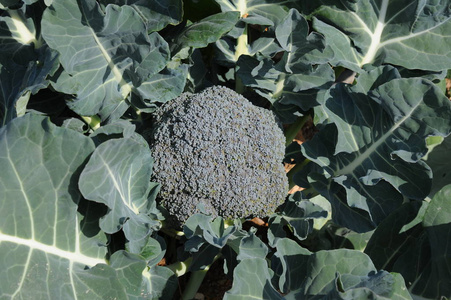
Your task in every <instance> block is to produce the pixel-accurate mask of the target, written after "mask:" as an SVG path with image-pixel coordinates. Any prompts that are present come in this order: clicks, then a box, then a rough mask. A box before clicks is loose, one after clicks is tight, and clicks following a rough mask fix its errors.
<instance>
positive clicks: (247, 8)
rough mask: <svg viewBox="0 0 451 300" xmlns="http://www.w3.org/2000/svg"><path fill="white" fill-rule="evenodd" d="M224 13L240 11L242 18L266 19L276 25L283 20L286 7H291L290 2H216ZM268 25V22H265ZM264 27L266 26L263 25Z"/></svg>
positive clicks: (237, 0)
mask: <svg viewBox="0 0 451 300" xmlns="http://www.w3.org/2000/svg"><path fill="white" fill-rule="evenodd" d="M215 1H216V3H218V4H219V6H220V7H221V10H222V11H223V12H227V11H239V12H240V16H241V17H243V16H247V17H254V16H256V17H264V18H265V19H266V20H271V22H273V23H274V24H276V23H277V22H278V21H279V20H281V19H282V18H283V17H284V16H285V14H286V12H285V10H284V6H286V5H290V4H291V2H295V1H290V0H283V1H278V0H215ZM263 23H267V22H263ZM262 25H264V24H262Z"/></svg>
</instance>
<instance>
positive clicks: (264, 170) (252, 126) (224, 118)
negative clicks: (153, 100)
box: [150, 86, 288, 225]
mask: <svg viewBox="0 0 451 300" xmlns="http://www.w3.org/2000/svg"><path fill="white" fill-rule="evenodd" d="M154 123H155V125H154V127H153V128H154V129H153V132H152V134H151V136H150V149H151V152H152V157H153V158H154V160H155V163H154V168H153V175H152V179H153V181H155V182H158V183H160V184H161V190H160V194H159V197H158V198H159V200H160V203H161V204H162V205H163V206H164V207H166V208H167V209H168V211H169V213H170V215H171V216H174V217H175V220H174V221H175V223H177V224H178V225H181V224H183V223H184V222H185V221H186V220H187V219H188V218H189V217H190V216H192V215H194V214H195V213H197V212H199V207H200V208H201V209H202V211H203V212H204V213H207V214H208V215H211V216H213V217H217V216H221V217H223V218H225V219H236V218H238V219H240V218H243V219H244V218H246V217H250V216H253V217H266V216H269V215H270V214H272V213H274V212H275V210H276V208H277V207H278V206H279V205H280V204H282V203H283V202H284V200H285V196H286V195H287V192H288V181H287V176H286V174H285V169H284V167H283V164H282V162H283V158H284V156H285V137H284V135H283V132H282V129H281V128H280V127H279V125H278V124H277V122H276V120H275V117H274V115H273V113H272V112H271V111H269V110H266V109H264V108H261V107H257V106H255V105H253V104H252V103H251V102H249V101H248V100H247V99H245V98H244V97H243V96H241V95H239V94H237V93H236V92H234V91H233V90H231V89H229V88H226V87H220V86H216V87H209V88H207V89H205V90H204V91H202V92H201V93H198V94H194V95H190V94H183V95H181V96H180V97H178V98H177V99H174V100H173V101H170V102H168V103H166V104H164V105H163V106H162V107H161V109H160V110H159V111H158V112H157V114H156V117H155V120H154Z"/></svg>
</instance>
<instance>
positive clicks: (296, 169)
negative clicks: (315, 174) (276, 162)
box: [287, 158, 310, 189]
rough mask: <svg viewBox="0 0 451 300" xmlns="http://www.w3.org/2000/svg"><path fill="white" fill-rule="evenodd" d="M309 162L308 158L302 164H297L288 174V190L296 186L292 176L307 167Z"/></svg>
mask: <svg viewBox="0 0 451 300" xmlns="http://www.w3.org/2000/svg"><path fill="white" fill-rule="evenodd" d="M309 162H310V160H309V159H308V158H306V159H305V160H304V161H303V162H302V163H297V164H296V165H295V166H294V167H293V169H291V170H290V171H289V172H288V174H287V177H288V189H291V188H293V187H294V186H295V185H296V184H295V183H294V181H293V176H294V174H296V173H297V172H299V171H300V170H302V168H304V167H305V165H307V164H308V163H309Z"/></svg>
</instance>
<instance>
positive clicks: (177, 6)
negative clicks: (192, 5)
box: [100, 0, 183, 31]
mask: <svg viewBox="0 0 451 300" xmlns="http://www.w3.org/2000/svg"><path fill="white" fill-rule="evenodd" d="M100 2H101V3H104V4H105V5H107V4H109V3H114V4H117V5H130V6H131V7H133V8H134V9H136V11H138V13H139V14H140V16H141V17H142V18H143V19H144V20H145V23H146V24H147V29H148V30H149V31H159V30H161V29H163V28H164V27H166V26H167V25H169V24H171V25H177V24H178V23H180V22H181V20H182V16H183V4H182V1H181V0H153V1H148V0H114V1H111V0H102V1H100Z"/></svg>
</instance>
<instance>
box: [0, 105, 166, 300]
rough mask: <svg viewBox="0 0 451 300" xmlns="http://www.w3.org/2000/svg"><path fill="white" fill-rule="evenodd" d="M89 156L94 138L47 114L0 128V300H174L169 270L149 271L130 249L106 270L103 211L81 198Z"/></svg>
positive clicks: (104, 211)
mask: <svg viewBox="0 0 451 300" xmlns="http://www.w3.org/2000/svg"><path fill="white" fill-rule="evenodd" d="M92 151H94V143H93V142H92V140H91V139H90V138H88V137H86V136H84V135H82V134H80V133H78V132H75V131H73V130H70V129H66V128H60V127H57V126H55V125H53V124H52V123H50V121H49V120H48V119H47V118H45V117H42V116H37V115H33V114H28V115H25V116H24V117H21V118H16V119H14V120H13V121H11V122H10V123H9V124H8V125H6V126H5V127H3V128H2V129H1V130H0V167H1V169H2V174H1V175H0V255H1V257H3V258H7V259H2V260H1V261H0V267H1V269H2V270H3V271H2V272H0V291H1V294H0V297H1V298H2V299H19V298H21V299H136V298H138V297H146V298H152V299H154V298H155V299H157V298H160V297H169V298H170V297H171V295H172V293H173V291H174V288H175V281H174V274H173V273H172V271H170V270H169V269H162V267H152V268H147V267H146V261H145V260H143V259H142V257H140V256H137V255H134V254H130V253H127V252H125V251H118V252H115V253H114V254H113V255H112V256H111V257H110V259H109V263H110V265H107V264H106V262H107V261H106V260H105V256H106V254H107V239H106V236H105V234H104V233H103V232H102V231H101V230H100V226H99V218H100V217H101V216H102V215H103V214H104V213H106V208H105V207H104V206H103V205H101V204H98V203H95V202H91V201H87V200H84V199H83V198H82V196H81V194H80V192H79V191H78V185H77V181H78V177H79V174H80V172H81V169H82V167H83V165H84V164H85V163H86V160H87V159H88V157H89V155H91V153H92ZM157 252H158V251H157ZM160 252H161V250H160ZM158 255H159V253H155V254H154V256H158Z"/></svg>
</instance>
